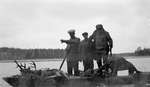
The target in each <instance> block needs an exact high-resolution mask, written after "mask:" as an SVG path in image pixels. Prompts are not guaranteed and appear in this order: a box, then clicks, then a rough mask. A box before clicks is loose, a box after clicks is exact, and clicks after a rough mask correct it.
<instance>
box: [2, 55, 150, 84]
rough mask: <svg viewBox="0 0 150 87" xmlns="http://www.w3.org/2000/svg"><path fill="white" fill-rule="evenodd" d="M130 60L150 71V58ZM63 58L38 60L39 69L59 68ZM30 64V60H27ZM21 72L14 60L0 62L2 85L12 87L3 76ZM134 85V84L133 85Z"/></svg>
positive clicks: (81, 67) (81, 66)
mask: <svg viewBox="0 0 150 87" xmlns="http://www.w3.org/2000/svg"><path fill="white" fill-rule="evenodd" d="M127 60H129V61H130V62H132V63H133V64H134V65H135V66H136V67H137V69H139V70H140V71H150V68H149V66H150V58H144V57H143V58H137V59H133V58H128V59H127ZM61 61H62V60H52V61H50V60H49V61H46V60H45V61H40V62H36V64H37V69H41V68H50V69H59V67H60V65H61ZM26 63H28V64H29V62H26ZM94 68H97V65H96V62H95V61H94ZM79 69H80V70H83V65H82V62H80V63H79ZM62 70H63V71H65V72H66V62H65V63H64V65H63V67H62ZM15 74H19V71H18V69H17V68H16V64H15V63H14V62H7V63H6V62H5V63H3V62H0V87H11V86H9V85H8V84H7V83H6V82H4V81H3V80H2V77H6V76H11V75H15ZM131 87H132V86H131Z"/></svg>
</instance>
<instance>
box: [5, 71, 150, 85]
mask: <svg viewBox="0 0 150 87" xmlns="http://www.w3.org/2000/svg"><path fill="white" fill-rule="evenodd" d="M4 80H5V81H6V82H8V83H9V84H10V85H11V86H13V87H150V85H149V84H150V72H143V73H140V74H134V75H132V76H116V77H109V78H100V77H94V78H92V77H70V78H69V79H68V80H67V79H66V80H64V79H63V78H61V77H56V78H55V77H54V78H51V77H47V76H46V77H43V76H33V74H28V75H24V76H21V75H15V76H12V77H5V78H4Z"/></svg>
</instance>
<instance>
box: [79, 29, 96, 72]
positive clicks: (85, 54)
mask: <svg viewBox="0 0 150 87" xmlns="http://www.w3.org/2000/svg"><path fill="white" fill-rule="evenodd" d="M82 36H83V38H84V39H83V40H82V41H81V43H80V46H79V52H80V58H81V59H82V60H83V66H84V72H85V71H87V70H88V69H91V70H93V68H94V64H93V59H92V58H93V57H92V51H91V49H90V48H89V41H88V40H89V39H88V33H87V32H84V33H82Z"/></svg>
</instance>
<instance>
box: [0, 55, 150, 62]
mask: <svg viewBox="0 0 150 87" xmlns="http://www.w3.org/2000/svg"><path fill="white" fill-rule="evenodd" d="M123 57H124V58H126V59H131V58H132V59H135V58H150V56H123ZM62 60H63V58H52V59H50V58H42V59H21V60H17V61H19V62H31V61H34V62H42V61H43V62H44V61H62ZM9 62H14V60H13V59H12V60H0V63H9Z"/></svg>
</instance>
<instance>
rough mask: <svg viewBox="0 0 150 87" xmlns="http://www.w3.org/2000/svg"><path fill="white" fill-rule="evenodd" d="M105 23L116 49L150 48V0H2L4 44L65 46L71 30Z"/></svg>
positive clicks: (0, 25)
mask: <svg viewBox="0 0 150 87" xmlns="http://www.w3.org/2000/svg"><path fill="white" fill-rule="evenodd" d="M96 24H103V26H104V28H105V30H107V31H108V32H109V33H110V35H111V36H112V38H113V40H114V48H113V52H115V53H120V52H132V51H134V50H135V49H136V48H137V47H138V46H141V47H146V48H150V38H149V37H150V0H0V47H4V46H5V47H17V48H65V46H66V45H65V44H61V43H60V39H69V35H68V34H67V31H68V30H69V29H75V30H76V36H77V37H80V38H81V40H82V39H83V38H82V36H81V34H82V32H85V31H86V32H89V34H90V35H91V34H92V32H93V31H94V30H95V25H96Z"/></svg>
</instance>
